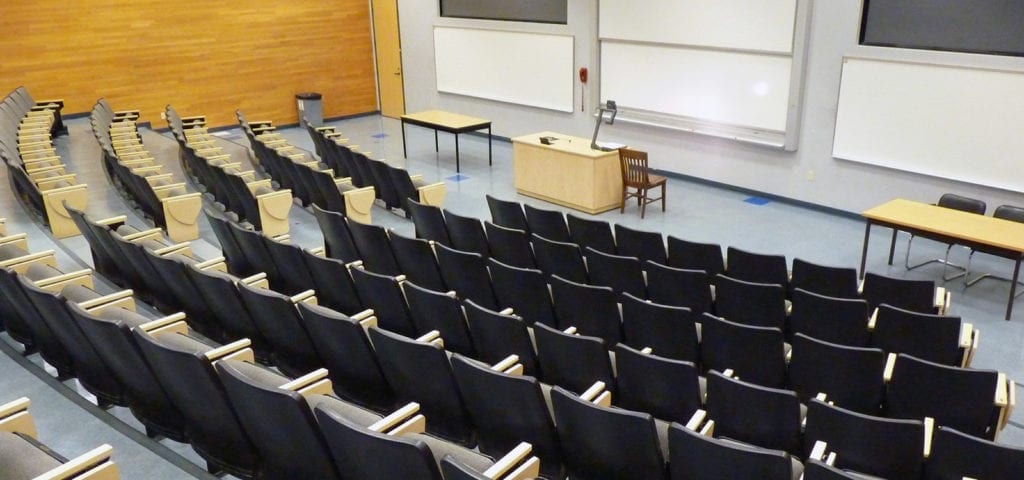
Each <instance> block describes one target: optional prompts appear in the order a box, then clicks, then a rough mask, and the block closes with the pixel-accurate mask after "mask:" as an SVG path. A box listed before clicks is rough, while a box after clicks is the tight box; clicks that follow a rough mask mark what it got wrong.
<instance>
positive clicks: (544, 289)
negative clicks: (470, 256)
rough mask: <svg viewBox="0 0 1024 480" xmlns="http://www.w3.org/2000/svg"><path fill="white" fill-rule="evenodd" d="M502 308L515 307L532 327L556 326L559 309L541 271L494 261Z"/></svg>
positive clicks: (490, 264)
mask: <svg viewBox="0 0 1024 480" xmlns="http://www.w3.org/2000/svg"><path fill="white" fill-rule="evenodd" d="M487 265H488V269H489V270H490V272H491V283H492V284H493V285H494V294H495V295H497V296H498V305H500V306H502V307H506V308H507V307H511V308H512V310H513V311H515V312H516V314H517V315H519V316H520V317H523V320H525V321H526V322H527V323H529V324H531V325H532V324H534V323H536V322H540V323H543V324H545V325H549V326H555V325H556V324H557V322H556V321H555V310H554V306H553V305H552V304H551V291H550V290H549V289H548V284H547V281H546V280H545V278H544V274H543V273H542V272H541V271H540V270H533V269H529V268H516V267H512V266H509V265H505V264H504V263H501V262H499V261H498V260H496V259H494V258H491V259H490V260H488V261H487Z"/></svg>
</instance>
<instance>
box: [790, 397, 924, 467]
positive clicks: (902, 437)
mask: <svg viewBox="0 0 1024 480" xmlns="http://www.w3.org/2000/svg"><path fill="white" fill-rule="evenodd" d="M818 441H823V442H825V443H827V444H828V449H829V450H830V451H834V452H838V454H837V458H836V463H835V466H836V467H838V468H841V469H844V470H846V469H850V470H855V471H857V472H863V473H866V474H869V475H875V476H879V477H883V478H887V479H891V480H915V479H918V478H920V476H921V465H922V463H923V456H924V422H922V421H921V420H896V419H889V418H881V417H875V416H871V415H864V414H862V413H857V412H853V411H850V410H846V409H843V408H841V407H838V406H833V405H829V404H828V403H825V402H822V401H821V400H811V403H809V404H808V405H807V426H806V429H805V431H804V453H805V454H809V453H810V451H811V449H812V448H813V446H814V443H815V442H818Z"/></svg>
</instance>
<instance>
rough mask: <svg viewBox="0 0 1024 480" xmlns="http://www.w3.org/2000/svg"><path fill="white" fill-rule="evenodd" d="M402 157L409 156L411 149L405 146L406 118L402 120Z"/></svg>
mask: <svg viewBox="0 0 1024 480" xmlns="http://www.w3.org/2000/svg"><path fill="white" fill-rule="evenodd" d="M402 158H409V151H408V150H407V149H406V147H405V120H402Z"/></svg>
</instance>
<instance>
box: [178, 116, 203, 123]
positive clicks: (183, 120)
mask: <svg viewBox="0 0 1024 480" xmlns="http://www.w3.org/2000/svg"><path fill="white" fill-rule="evenodd" d="M178 120H181V121H182V122H195V121H196V120H201V121H204V122H205V121H206V115H193V116H191V117H178Z"/></svg>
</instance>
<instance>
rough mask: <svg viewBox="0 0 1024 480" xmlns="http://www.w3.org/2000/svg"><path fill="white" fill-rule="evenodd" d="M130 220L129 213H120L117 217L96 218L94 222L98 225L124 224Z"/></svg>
mask: <svg viewBox="0 0 1024 480" xmlns="http://www.w3.org/2000/svg"><path fill="white" fill-rule="evenodd" d="M127 221H128V216H127V215H118V216H116V217H110V218H104V219H103V220H96V221H94V222H93V223H95V224H96V225H103V226H107V227H109V226H111V225H116V224H123V223H125V222H127Z"/></svg>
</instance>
